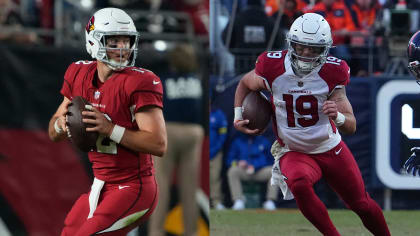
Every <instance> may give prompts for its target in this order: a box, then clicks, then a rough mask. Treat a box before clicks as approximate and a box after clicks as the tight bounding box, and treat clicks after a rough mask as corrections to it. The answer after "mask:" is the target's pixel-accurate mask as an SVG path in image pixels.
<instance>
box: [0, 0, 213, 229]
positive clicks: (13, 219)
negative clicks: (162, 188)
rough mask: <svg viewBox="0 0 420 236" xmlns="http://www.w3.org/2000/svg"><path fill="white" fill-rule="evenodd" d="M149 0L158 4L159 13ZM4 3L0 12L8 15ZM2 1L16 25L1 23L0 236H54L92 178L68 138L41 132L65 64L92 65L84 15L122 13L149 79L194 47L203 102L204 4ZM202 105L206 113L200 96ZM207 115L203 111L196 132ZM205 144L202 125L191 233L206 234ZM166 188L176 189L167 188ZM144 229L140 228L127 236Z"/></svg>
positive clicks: (175, 223) (176, 220) (173, 216)
mask: <svg viewBox="0 0 420 236" xmlns="http://www.w3.org/2000/svg"><path fill="white" fill-rule="evenodd" d="M153 2H161V5H160V8H156V7H155V6H153V4H152V3H153ZM190 2H191V1H190ZM3 4H4V1H1V2H0V6H1V7H0V8H2V9H1V10H3V9H8V8H7V7H5V5H3ZM6 4H12V6H13V9H14V13H15V14H16V15H17V16H18V19H19V24H18V25H10V24H9V25H8V24H7V22H6V23H5V22H3V21H0V30H1V33H0V39H2V40H0V50H1V51H2V53H1V54H0V62H1V63H0V70H1V75H0V88H1V89H0V90H1V92H0V94H1V95H0V104H1V105H0V106H1V107H2V108H3V109H1V111H0V235H1V236H8V235H14V236H15V235H42V236H48V235H59V233H60V231H61V229H62V227H63V221H64V217H65V215H66V214H67V212H68V211H69V210H70V208H71V206H72V204H73V203H74V201H75V200H76V199H77V198H78V196H79V195H80V194H81V193H84V192H87V191H89V188H90V184H91V181H92V173H91V170H90V164H89V162H88V160H87V155H86V154H85V153H81V152H79V151H78V150H77V149H76V148H74V147H73V146H72V145H71V143H70V142H68V141H65V142H61V143H53V142H51V141H50V140H49V138H48V134H47V128H48V122H49V119H50V117H51V116H52V114H53V113H54V112H55V110H56V108H57V107H58V105H59V104H60V103H61V101H62V96H61V95H60V93H59V91H60V89H61V86H62V82H63V75H64V72H65V70H66V69H67V66H68V65H69V64H70V63H72V62H74V61H78V60H91V58H90V56H89V55H88V54H87V53H86V50H85V41H84V31H83V29H84V26H85V24H86V23H87V21H88V20H89V18H90V16H91V15H92V14H93V13H94V12H95V11H96V9H99V8H102V7H106V6H115V7H119V8H122V9H126V10H127V12H128V13H129V14H130V15H131V16H132V18H133V19H134V21H135V24H136V27H137V30H138V31H139V32H140V35H141V36H140V43H139V54H138V57H137V61H136V66H140V67H143V68H146V69H150V70H152V71H154V72H155V73H156V74H157V75H159V74H161V73H164V72H165V68H166V65H167V61H166V54H167V52H168V51H169V50H170V49H171V48H173V47H174V46H175V45H176V43H178V42H183V43H189V44H192V45H193V46H194V48H195V49H196V51H197V54H198V60H199V65H200V69H199V73H200V77H201V78H202V88H203V97H207V91H208V89H207V84H208V83H207V81H208V66H207V65H208V49H207V48H208V36H207V27H208V1H201V0H200V1H192V4H190V5H186V4H184V2H183V1H173V2H168V1H111V0H110V1H95V0H87V1H86V0H80V1H79V0H74V1H73V0H58V1H52V0H42V1H32V0H16V1H6ZM174 4H175V5H174ZM6 6H8V5H6ZM9 6H10V5H9ZM174 6H176V7H174ZM0 18H1V17H0ZM206 19H207V20H206ZM2 36H3V37H2ZM203 102H204V103H203V107H204V108H206V107H208V104H207V99H203ZM207 117H208V114H207V109H203V114H202V123H203V125H204V127H207V126H206V125H205V124H207V123H208V122H207V119H208V118H207ZM207 137H208V129H207V128H206V138H205V141H204V142H203V148H202V157H201V160H202V161H201V179H200V189H198V190H197V202H198V204H199V205H200V219H199V222H198V224H199V235H208V234H209V232H208V225H209V222H208V197H207V196H208V195H209V186H208V138H207ZM172 191H173V193H176V191H177V188H176V182H175V181H174V184H173V190H172ZM172 196H174V197H173V199H171V204H170V205H171V207H172V209H171V212H169V213H168V217H167V220H166V224H165V229H166V230H167V232H168V235H181V234H182V232H183V228H182V220H181V217H180V214H181V210H180V207H179V204H178V199H177V197H176V196H177V195H176V194H172ZM146 231H147V226H143V227H141V228H140V230H139V232H136V233H133V234H132V235H138V234H140V235H145V233H146Z"/></svg>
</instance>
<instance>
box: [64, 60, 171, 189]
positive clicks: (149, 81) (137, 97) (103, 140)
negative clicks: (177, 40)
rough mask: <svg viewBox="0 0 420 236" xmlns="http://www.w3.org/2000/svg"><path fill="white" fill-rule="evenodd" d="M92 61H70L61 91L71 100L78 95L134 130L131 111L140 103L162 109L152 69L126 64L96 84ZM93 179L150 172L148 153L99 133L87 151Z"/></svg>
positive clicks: (111, 179)
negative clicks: (135, 149)
mask: <svg viewBox="0 0 420 236" xmlns="http://www.w3.org/2000/svg"><path fill="white" fill-rule="evenodd" d="M96 74H97V62H96V61H78V62H75V63H72V64H71V65H70V66H69V67H68V69H67V71H66V73H65V75H64V82H63V86H62V88H61V94H62V95H64V96H65V97H67V98H68V99H70V100H72V99H73V97H75V96H82V97H83V98H85V99H86V100H87V101H89V102H90V103H91V104H92V105H93V106H94V107H96V108H97V109H98V110H99V111H101V112H102V113H104V114H106V115H107V116H108V117H109V118H110V119H111V120H112V122H113V123H114V124H117V125H119V126H122V127H125V128H126V129H130V130H138V129H139V128H138V125H137V123H136V120H135V116H134V115H135V113H136V112H138V110H139V109H140V108H142V107H144V106H155V107H159V108H163V102H162V95H163V89H162V83H161V81H160V79H159V77H157V76H156V75H155V74H154V73H153V72H151V71H149V70H146V69H142V68H138V67H128V68H125V69H124V70H121V71H116V72H114V74H113V75H112V76H111V77H110V78H109V79H108V80H107V81H106V82H105V83H103V84H102V85H101V86H98V84H99V83H98V79H97V76H96ZM88 156H89V160H90V162H91V163H92V168H93V173H94V175H95V177H96V178H98V179H101V180H104V181H108V182H123V181H130V180H133V179H136V178H139V177H141V176H147V175H152V174H153V173H154V168H153V161H152V157H151V155H150V154H147V153H140V152H135V151H132V150H130V149H128V148H126V147H124V146H122V145H119V144H117V143H115V142H113V141H111V140H110V139H109V138H107V137H105V136H102V135H100V137H99V138H98V141H97V145H96V149H94V150H92V151H90V152H89V153H88Z"/></svg>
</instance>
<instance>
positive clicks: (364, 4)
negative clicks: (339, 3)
mask: <svg viewBox="0 0 420 236" xmlns="http://www.w3.org/2000/svg"><path fill="white" fill-rule="evenodd" d="M379 9H380V5H379V4H378V2H377V0H355V1H354V2H353V4H351V6H350V13H351V17H352V20H353V24H352V25H351V27H349V30H352V31H359V32H362V33H366V34H368V35H369V34H370V33H371V32H372V30H373V26H374V23H375V20H376V15H377V12H378V10H379Z"/></svg>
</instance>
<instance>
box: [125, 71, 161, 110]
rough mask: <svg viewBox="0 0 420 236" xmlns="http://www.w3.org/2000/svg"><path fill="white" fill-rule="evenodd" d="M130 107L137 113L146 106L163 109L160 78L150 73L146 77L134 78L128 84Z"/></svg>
mask: <svg viewBox="0 0 420 236" xmlns="http://www.w3.org/2000/svg"><path fill="white" fill-rule="evenodd" d="M127 87H128V90H129V94H130V106H133V105H134V106H135V108H134V111H135V112H137V111H138V110H139V109H140V108H142V107H144V106H157V107H160V108H163V87H162V82H161V81H160V79H159V77H157V76H156V75H155V74H153V73H152V72H148V74H147V75H145V76H144V77H136V78H132V79H131V81H130V82H129V83H128V86H127Z"/></svg>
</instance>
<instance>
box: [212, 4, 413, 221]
mask: <svg viewBox="0 0 420 236" xmlns="http://www.w3.org/2000/svg"><path fill="white" fill-rule="evenodd" d="M253 2H255V1H253ZM267 2H268V1H267ZM306 2H315V1H306ZM317 2H318V1H317ZM343 2H345V3H346V4H347V3H354V2H355V1H347V0H346V1H343ZM379 2H381V3H382V4H384V5H383V9H382V10H380V14H378V17H377V19H376V20H377V24H375V25H377V26H378V28H377V30H378V32H380V33H381V34H382V35H381V34H379V33H378V34H376V33H373V32H372V33H371V34H369V35H367V36H366V37H367V39H368V40H367V42H368V43H367V44H366V45H364V46H363V47H364V50H362V52H364V53H361V54H354V55H352V56H353V58H356V59H357V58H362V59H366V60H367V61H366V62H367V63H368V64H369V65H379V66H372V67H369V70H368V71H367V74H366V76H363V77H357V76H355V75H354V74H353V73H352V76H351V79H350V81H351V82H350V84H349V85H348V86H347V90H346V91H347V96H348V98H349V100H350V102H351V104H352V106H353V109H354V114H355V116H356V119H357V132H356V134H354V135H351V136H343V139H344V141H345V142H346V143H347V145H348V146H349V148H350V149H351V151H352V152H353V154H354V156H355V158H356V161H357V163H358V165H359V167H360V170H361V172H362V176H363V179H364V181H365V184H366V189H367V191H368V192H369V194H370V195H371V196H372V197H373V198H374V199H375V201H377V202H378V203H379V205H380V206H381V207H382V208H383V209H385V210H395V209H410V210H418V209H419V208H420V191H418V190H419V189H420V182H419V180H418V179H415V178H412V177H410V176H408V175H407V174H406V173H404V171H403V170H402V169H401V166H402V164H403V163H404V162H405V160H407V159H408V157H409V155H410V154H411V153H410V148H411V147H413V146H418V145H419V144H420V140H419V137H418V136H417V137H415V136H413V135H410V134H409V133H410V132H418V128H417V127H419V126H420V115H419V114H420V110H419V105H420V99H419V98H420V96H419V93H420V87H417V86H418V85H417V84H416V82H415V80H414V79H413V78H412V77H411V75H410V74H409V72H408V70H407V59H406V48H407V42H408V40H409V38H410V36H411V35H412V34H413V33H414V32H416V31H417V30H418V27H417V26H418V21H419V19H418V7H417V5H416V4H418V2H417V1H379ZM402 2H403V3H404V6H403V7H404V8H399V7H401V6H398V5H399V4H402ZM398 8H399V9H398ZM244 9H246V1H241V0H230V1H229V0H215V1H211V2H210V26H211V28H210V53H211V55H212V57H211V58H212V60H211V61H210V65H211V66H210V68H211V70H210V89H211V90H212V92H213V93H212V98H211V99H212V102H211V104H212V107H215V108H220V109H222V110H223V111H224V113H225V114H226V116H227V120H228V137H227V141H226V143H225V145H224V148H223V153H224V154H226V153H227V152H228V150H229V145H230V143H231V142H232V140H233V138H234V137H235V135H236V132H237V131H236V130H235V129H234V128H233V125H232V120H233V109H232V108H233V100H234V93H235V89H236V86H237V84H238V81H239V80H240V78H241V74H238V73H237V69H238V68H237V64H235V63H236V60H237V59H238V58H239V60H242V61H247V64H248V65H251V67H252V65H253V64H254V63H255V59H256V57H257V56H258V54H259V53H257V52H252V51H250V50H249V48H246V49H243V50H242V51H241V49H238V48H228V47H226V45H227V44H228V43H226V42H229V40H230V39H233V38H234V36H233V35H229V33H228V34H227V35H226V34H222V32H223V30H224V29H225V28H226V29H229V27H231V25H230V24H232V25H233V27H235V22H234V21H235V20H236V19H235V17H237V15H238V14H240V12H241V10H244ZM399 14H402V15H399ZM384 16H387V17H384ZM385 18H386V19H385ZM277 23H279V22H276V24H277ZM239 24H240V23H239ZM255 24H258V23H255ZM226 29H225V30H226ZM375 30H376V28H375ZM375 32H376V31H375ZM224 33H225V32H224ZM354 34H355V35H357V32H355V33H354ZM223 37H226V38H223ZM266 37H268V38H272V36H270V35H268V36H266ZM378 38H381V39H384V40H385V41H382V42H383V43H382V44H381V45H379V46H378V44H376V43H372V42H377V41H376V40H377V39H378ZM242 43H243V42H242ZM237 45H238V44H237ZM239 45H240V43H239ZM352 47H353V46H352V45H350V48H352ZM267 48H269V46H267ZM277 49H278V50H282V49H286V48H285V47H282V48H273V50H277ZM378 49H379V50H378ZM264 50H265V49H263V50H262V51H264ZM262 51H260V52H262ZM240 53H243V54H245V53H246V54H247V55H246V56H238V54H239V55H240ZM232 54H236V55H235V58H234V57H233V56H232ZM337 57H340V55H337ZM234 65H235V66H234ZM251 69H252V68H250V69H248V71H249V70H251ZM245 71H247V70H245ZM391 82H394V83H392V84H391ZM387 84H388V86H387V87H390V86H391V87H392V88H389V89H388V90H387V91H388V92H389V90H393V89H394V90H398V91H397V92H391V93H388V92H387V91H385V89H383V88H384V86H385V85H387ZM388 100H389V101H388ZM404 104H409V106H410V107H411V108H412V110H413V114H412V115H409V114H408V113H402V106H403V105H404ZM383 107H387V108H389V110H387V112H385V111H384V110H381V109H379V108H383ZM384 121H387V122H384ZM388 121H389V122H388ZM407 122H408V123H409V122H412V124H410V125H412V126H411V127H410V128H409V131H407V129H404V128H402V127H403V125H402V124H408V123H407ZM271 125H272V124H270V126H269V127H271ZM264 136H266V137H267V138H269V139H270V140H271V141H274V137H273V133H272V131H271V130H270V129H268V131H266V133H264ZM383 136H387V137H388V136H389V140H385V139H383ZM210 145H211V144H210ZM384 153H385V154H386V155H385V156H386V157H385V156H384V155H383V154H384ZM384 166H385V168H382V167H384ZM228 168H229V167H228V166H224V167H223V170H222V178H223V184H222V185H223V187H222V188H223V189H222V192H223V194H224V199H223V203H224V204H225V206H227V207H228V208H229V207H231V206H232V204H233V202H232V200H231V199H230V191H229V186H228V183H227V176H226V175H227V170H228ZM384 169H389V170H390V171H388V172H386V173H384V172H385V171H384ZM391 175H392V177H390V176H391ZM394 177H395V178H394ZM391 182H392V183H391ZM343 184H345V183H343ZM251 185H252V184H251ZM254 185H258V184H254ZM263 191H264V185H260V186H257V187H255V186H254V187H249V185H247V186H246V187H244V192H245V196H246V198H247V201H248V202H251V203H249V204H247V205H248V207H251V208H254V207H256V208H259V207H260V206H261V203H262V201H264V193H263ZM315 191H316V192H317V194H318V196H319V197H320V198H321V200H322V201H323V202H324V203H325V204H326V206H327V207H328V208H333V209H334V208H336V209H344V208H345V206H344V204H343V203H342V201H341V200H339V199H338V197H337V196H336V194H335V193H334V192H332V190H331V189H330V188H329V187H328V186H327V185H326V184H325V182H323V181H320V182H319V183H318V184H316V185H315ZM279 199H281V197H280V198H279ZM277 207H278V209H279V208H280V209H281V208H297V206H296V204H295V202H294V201H285V200H278V202H277ZM214 214H215V215H214V216H215V217H219V216H220V215H222V214H223V212H221V213H214ZM229 214H230V213H229ZM238 214H240V213H238ZM232 215H234V213H232ZM227 218H228V217H227Z"/></svg>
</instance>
